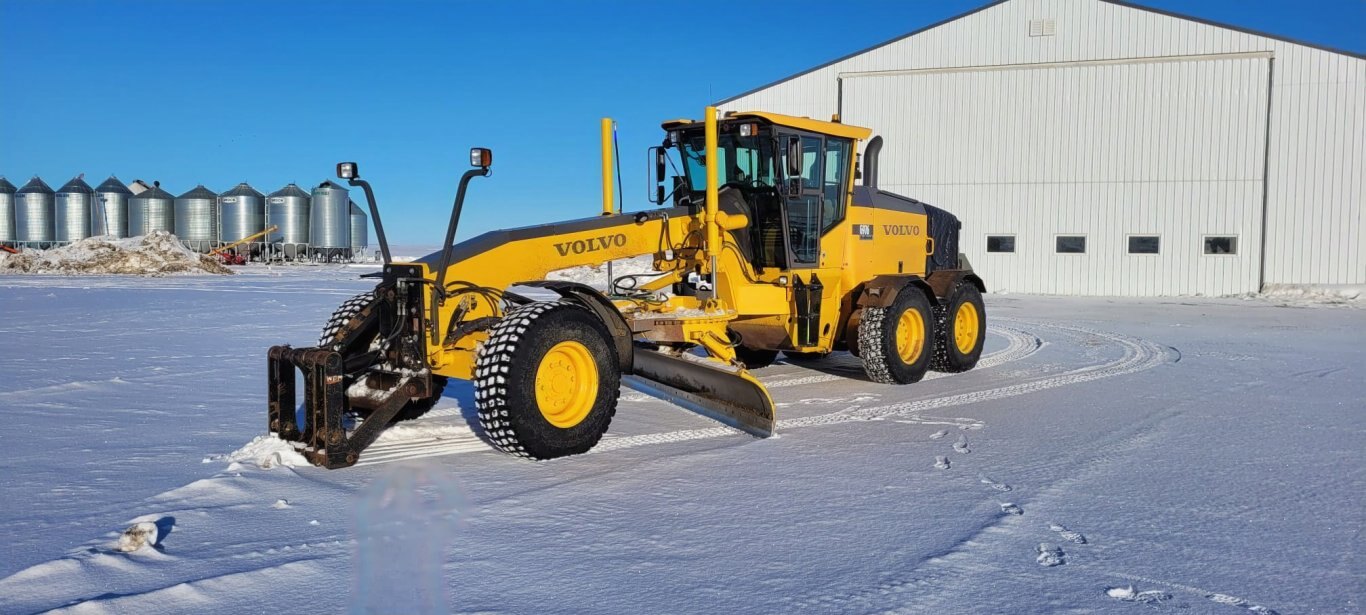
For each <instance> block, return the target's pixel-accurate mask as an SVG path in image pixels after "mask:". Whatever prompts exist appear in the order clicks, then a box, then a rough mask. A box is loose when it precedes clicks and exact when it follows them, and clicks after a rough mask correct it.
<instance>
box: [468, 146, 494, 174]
mask: <svg viewBox="0 0 1366 615" xmlns="http://www.w3.org/2000/svg"><path fill="white" fill-rule="evenodd" d="M492 165H493V150H491V149H488V148H486V147H475V148H471V149H470V166H472V167H483V168H485V169H487V168H489V167H490V166H492Z"/></svg>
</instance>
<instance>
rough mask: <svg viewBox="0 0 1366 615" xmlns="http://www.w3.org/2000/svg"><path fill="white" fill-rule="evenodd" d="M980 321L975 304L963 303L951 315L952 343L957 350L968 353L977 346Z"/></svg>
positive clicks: (980, 330) (980, 328)
mask: <svg viewBox="0 0 1366 615" xmlns="http://www.w3.org/2000/svg"><path fill="white" fill-rule="evenodd" d="M981 332H982V321H981V319H980V318H978V317H977V306H975V305H973V304H971V303H963V304H962V305H960V306H958V313H957V314H955V315H954V317H953V344H954V345H955V346H957V347H958V352H961V353H963V354H969V353H971V352H972V349H973V348H976V347H977V336H978V335H981Z"/></svg>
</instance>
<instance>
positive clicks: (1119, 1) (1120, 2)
mask: <svg viewBox="0 0 1366 615" xmlns="http://www.w3.org/2000/svg"><path fill="white" fill-rule="evenodd" d="M1096 1H1097V2H1104V3H1106V4H1113V5H1116V6H1122V7H1126V8H1131V9H1136V10H1140V11H1147V12H1149V13H1156V14H1158V15H1166V16H1167V17H1175V18H1177V19H1184V20H1186V21H1191V22H1195V23H1199V24H1204V25H1207V26H1214V27H1217V28H1224V29H1226V30H1233V31H1235V32H1242V33H1244V34H1251V35H1254V36H1262V37H1266V38H1270V39H1275V40H1278V41H1284V42H1287V43H1293V44H1296V45H1303V46H1305V47H1312V48H1314V49H1319V50H1321V51H1327V52H1331V53H1336V54H1341V55H1345V56H1349V57H1353V58H1359V59H1366V54H1362V53H1358V52H1354V51H1347V50H1345V49H1338V48H1335V47H1329V46H1327V45H1320V44H1318V43H1311V42H1308V41H1304V40H1299V39H1294V38H1290V37H1288V36H1282V35H1279V34H1272V33H1270V32H1262V31H1259V30H1253V29H1251V28H1244V27H1242V26H1235V25H1232V24H1227V23H1221V22H1217V21H1212V20H1209V19H1204V18H1202V17H1195V16H1192V15H1186V14H1183V13H1176V12H1172V11H1167V10H1163V9H1158V8H1153V7H1150V6H1143V5H1141V4H1135V3H1133V2H1126V1H1125V0H1096ZM1007 2H1010V0H996V1H995V2H991V3H989V4H984V5H982V6H979V7H977V8H975V9H972V10H971V11H968V12H966V13H962V14H960V15H954V16H953V17H950V18H948V19H945V20H942V21H937V22H935V23H932V24H930V25H928V26H925V27H923V28H920V29H917V30H913V31H911V32H907V33H905V34H902V35H900V36H897V37H895V38H891V39H888V40H885V41H882V42H881V43H878V44H876V45H873V46H871V47H867V48H864V49H860V50H858V51H855V52H853V53H850V54H846V55H843V56H840V57H838V58H835V59H833V60H830V61H829V62H825V63H823V64H819V65H817V66H813V67H811V68H808V69H806V70H803V71H801V72H797V73H793V74H791V75H788V76H786V77H783V78H781V79H778V80H776V81H773V82H770V83H766V84H764V85H761V86H759V87H757V88H754V89H751V90H748V91H746V92H742V93H740V94H736V95H734V96H731V97H730V98H726V99H724V100H718V101H716V102H715V103H713V104H716V105H724V104H726V103H728V102H731V101H733V100H736V99H739V98H744V97H746V96H749V95H750V94H753V93H755V92H759V91H762V90H767V89H768V88H771V87H773V86H775V85H779V84H782V83H786V82H788V81H791V80H793V79H796V78H798V77H801V76H803V75H806V74H809V73H814V72H816V71H818V70H820V69H822V68H825V67H827V66H830V65H832V64H838V63H840V62H843V61H845V60H848V59H849V58H853V57H856V56H861V55H863V54H865V53H868V52H869V51H873V50H874V49H878V48H880V47H886V46H887V45H891V44H892V43H895V42H897V41H901V40H904V39H908V38H910V37H912V36H915V35H917V34H920V33H922V32H925V31H928V30H933V29H935V28H938V27H939V26H942V25H944V24H947V23H949V22H954V21H958V20H959V19H962V18H964V17H968V16H970V15H974V14H976V13H980V12H982V11H985V10H987V9H989V8H992V7H994V6H997V5H1000V4H1005V3H1007Z"/></svg>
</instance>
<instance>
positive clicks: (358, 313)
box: [318, 292, 446, 425]
mask: <svg viewBox="0 0 1366 615" xmlns="http://www.w3.org/2000/svg"><path fill="white" fill-rule="evenodd" d="M377 303H378V299H377V298H376V297H375V293H374V292H364V293H361V294H359V295H356V296H354V297H352V298H350V299H347V300H346V301H345V302H344V303H342V304H341V305H339V306H337V309H336V310H335V311H333V312H332V317H331V318H328V319H327V324H326V325H323V332H322V334H321V335H319V336H318V347H319V348H326V349H328V350H331V351H333V352H342V351H344V350H345V349H346V348H347V346H348V345H350V344H349V343H348V340H346V339H344V338H345V337H346V336H347V335H348V334H350V333H351V332H356V335H358V336H359V337H357V338H356V339H354V340H350V341H349V342H350V343H351V344H355V346H356V347H360V348H366V349H368V348H370V347H371V346H372V345H373V344H374V342H375V338H377V337H378V336H379V333H378V332H377V331H373V330H371V331H361V323H362V322H363V321H364V320H365V318H366V317H367V316H369V314H370V312H372V311H374V310H375V306H376V304H377ZM445 388H446V378H445V377H444V376H436V375H433V376H432V394H431V395H429V396H427V397H417V398H413V399H410V400H409V401H408V403H406V404H404V405H403V407H402V408H400V409H399V411H398V414H395V415H394V418H392V419H390V420H389V423H390V424H391V425H392V424H394V423H397V422H399V421H411V420H413V419H417V418H419V417H421V416H422V415H424V414H426V413H427V412H429V411H430V410H431V409H432V408H434V407H436V404H437V402H439V401H441V393H442V391H443V390H445ZM355 410H356V414H357V415H359V416H361V417H368V416H370V410H367V409H362V408H357V409H355Z"/></svg>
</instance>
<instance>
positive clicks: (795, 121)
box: [663, 111, 873, 139]
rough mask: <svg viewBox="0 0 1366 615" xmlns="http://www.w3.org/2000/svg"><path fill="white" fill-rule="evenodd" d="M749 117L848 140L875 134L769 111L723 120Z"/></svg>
mask: <svg viewBox="0 0 1366 615" xmlns="http://www.w3.org/2000/svg"><path fill="white" fill-rule="evenodd" d="M747 117H753V118H758V119H761V120H765V121H768V122H771V123H773V124H777V125H779V126H787V127H789V128H796V129H798V130H805V131H808V132H816V133H820V134H826V135H834V136H836V137H845V138H848V139H867V138H868V137H869V136H870V135H872V134H873V131H872V130H871V129H869V128H864V127H862V126H851V125H849V124H841V123H839V122H826V121H823V120H813V119H811V118H809V117H797V116H795V115H783V114H781V113H769V112H767V111H727V112H726V113H725V115H724V116H723V117H722V118H721V119H723V120H735V119H744V118H747ZM701 123H702V122H700V121H698V120H689V119H678V120H669V121H667V122H664V124H663V127H664V130H671V129H673V128H676V127H680V126H689V125H692V124H701Z"/></svg>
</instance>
